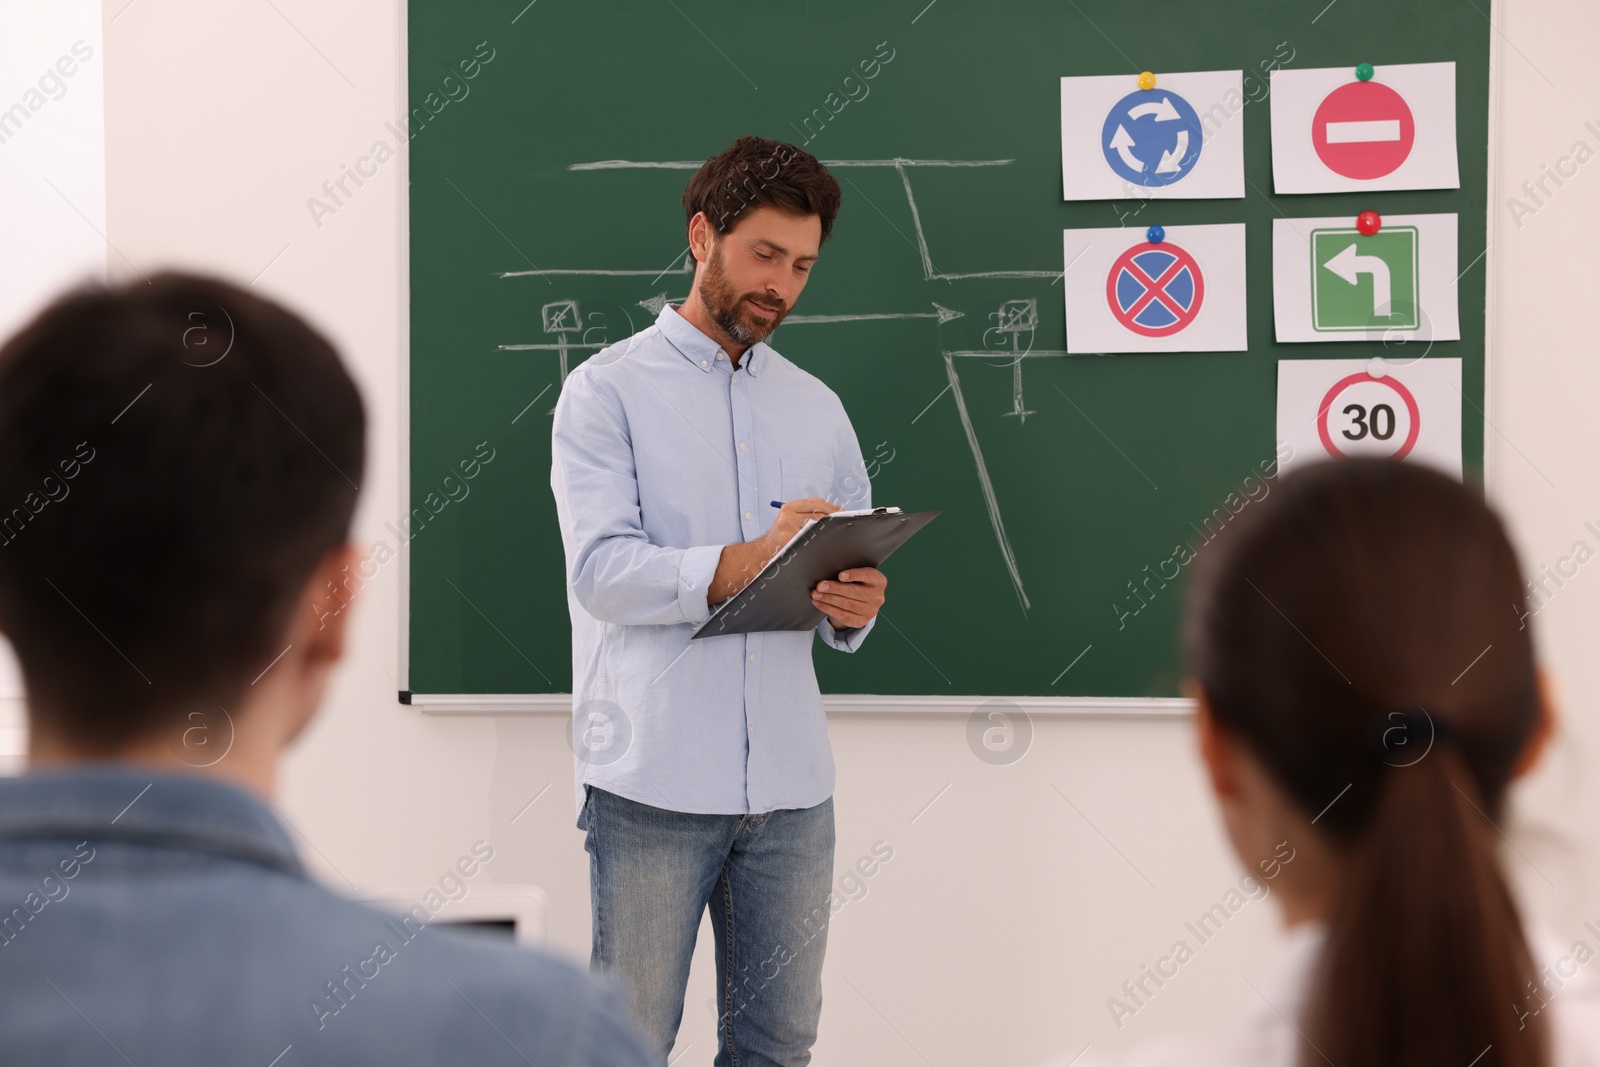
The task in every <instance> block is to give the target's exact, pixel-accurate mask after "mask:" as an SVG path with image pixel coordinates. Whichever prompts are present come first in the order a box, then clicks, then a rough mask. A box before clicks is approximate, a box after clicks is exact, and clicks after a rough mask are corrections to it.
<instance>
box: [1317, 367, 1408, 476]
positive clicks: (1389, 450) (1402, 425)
mask: <svg viewBox="0 0 1600 1067" xmlns="http://www.w3.org/2000/svg"><path fill="white" fill-rule="evenodd" d="M1421 429H1422V413H1421V411H1420V409H1419V408H1418V406H1417V399H1416V397H1414V396H1412V395H1411V390H1409V389H1407V388H1406V387H1405V385H1403V384H1402V383H1401V382H1399V381H1397V380H1396V379H1395V378H1394V377H1393V376H1391V375H1385V376H1384V377H1381V378H1378V377H1374V376H1373V375H1371V374H1368V373H1367V372H1365V371H1361V372H1359V373H1356V374H1352V375H1349V376H1348V377H1345V378H1341V379H1340V380H1339V381H1337V382H1335V383H1334V385H1333V388H1331V389H1329V390H1328V392H1327V394H1326V395H1325V396H1323V398H1322V403H1321V404H1320V405H1319V406H1318V407H1317V436H1318V437H1319V438H1320V439H1321V441H1322V447H1323V448H1324V449H1326V450H1327V453H1328V455H1330V456H1334V457H1341V456H1377V457H1387V458H1389V459H1404V458H1405V457H1406V456H1407V455H1408V454H1409V453H1410V452H1411V449H1412V448H1413V447H1414V446H1415V445H1416V443H1417V434H1418V433H1419V432H1420V431H1421Z"/></svg>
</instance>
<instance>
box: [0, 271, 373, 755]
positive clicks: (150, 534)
mask: <svg viewBox="0 0 1600 1067" xmlns="http://www.w3.org/2000/svg"><path fill="white" fill-rule="evenodd" d="M365 433H366V416H365V413H364V410H363V406H362V402H361V397H360V394H359V393H358V392H357V390H356V386H355V382H354V381H352V380H351V378H350V375H349V374H348V373H347V372H346V370H345V368H344V366H343V365H342V364H341V363H340V361H339V357H338V355H337V354H336V352H335V351H334V349H333V346H332V345H330V344H329V343H328V341H327V340H326V339H325V338H324V337H323V336H322V335H321V334H319V333H318V332H317V331H316V330H314V329H312V328H311V327H310V326H309V325H307V324H306V323H305V322H304V321H303V320H302V319H300V318H299V317H298V316H296V315H295V314H294V313H293V312H290V311H288V310H287V309H285V308H283V307H281V306H280V305H278V304H275V303H273V302H271V301H269V300H266V299H263V298H262V297H260V296H257V295H255V294H253V293H251V292H248V291H246V290H244V289H240V288H238V287H236V286H233V285H230V284H228V283H226V282H222V281H217V280H213V279H208V278H202V277H196V276H193V275H185V274H173V273H166V274H159V275H156V276H155V277H153V278H151V279H150V281H149V282H148V283H147V282H145V281H144V280H143V279H135V280H133V281H130V282H129V283H127V284H125V285H121V286H116V287H112V288H105V287H101V286H93V287H86V288H83V289H80V290H76V291H73V292H71V293H68V294H66V295H65V296H63V297H61V298H60V299H58V300H57V301H56V302H55V303H53V304H51V305H50V306H49V307H47V308H45V309H44V310H43V311H42V312H41V313H40V314H39V315H38V317H36V318H35V319H34V320H33V321H32V322H31V323H29V324H28V325H27V326H26V327H24V328H23V329H22V330H21V331H20V332H19V333H17V334H16V335H15V336H14V337H12V338H11V339H10V340H9V341H8V342H7V343H6V344H5V346H4V347H3V348H0V628H3V629H4V631H5V634H6V636H7V637H9V638H10V640H11V641H12V643H13V645H14V646H15V648H16V651H17V657H18V659H19V661H20V662H21V665H22V673H23V678H24V682H25V684H26V687H27V692H28V703H29V713H30V715H32V716H33V717H34V721H35V722H36V723H48V726H49V729H50V730H51V731H52V732H55V733H58V734H60V735H61V736H62V737H64V738H66V739H68V740H70V741H71V742H72V743H73V744H74V745H76V746H78V747H80V748H83V749H85V750H89V751H98V752H107V753H108V752H111V751H113V750H115V749H116V748H119V747H121V746H123V745H125V744H127V743H128V742H130V741H134V740H138V739H141V738H144V737H147V736H153V735H156V734H158V733H159V732H160V731H161V730H162V729H163V728H164V727H165V726H167V725H169V724H170V721H171V720H172V719H173V717H174V716H177V717H178V718H177V721H178V722H180V723H181V721H182V715H183V713H184V712H186V711H188V710H190V709H195V708H198V709H201V710H204V711H212V710H214V708H216V707H219V706H220V707H223V708H225V709H231V708H232V707H233V706H234V703H235V702H236V701H237V700H238V699H239V698H240V697H241V695H242V694H243V692H244V690H245V689H246V687H247V686H248V685H249V684H250V683H251V682H252V681H253V679H255V678H256V676H257V675H259V674H260V673H261V671H262V670H264V669H265V668H266V667H267V666H268V664H269V663H270V662H271V661H272V660H273V659H274V657H276V656H277V655H279V654H280V653H281V652H282V651H283V649H282V648H281V647H278V641H279V638H280V637H281V636H282V634H283V633H284V631H285V630H286V629H287V628H288V624H289V618H290V611H291V610H292V609H293V607H294V606H295V597H296V595H297V594H299V593H301V592H302V591H303V588H304V585H305V583H306V582H307V581H308V580H309V579H310V576H311V572H312V570H313V568H314V567H315V565H316V564H317V563H318V561H319V560H320V559H321V558H322V557H323V556H325V555H326V553H327V552H329V551H330V550H331V549H333V548H335V547H336V546H337V545H338V544H339V543H340V542H341V541H342V540H344V539H345V538H346V537H347V535H348V531H349V526H350V518H351V513H352V511H353V510H354V507H355V502H356V496H357V486H358V485H359V484H360V480H361V477H362V468H363V465H364V462H365Z"/></svg>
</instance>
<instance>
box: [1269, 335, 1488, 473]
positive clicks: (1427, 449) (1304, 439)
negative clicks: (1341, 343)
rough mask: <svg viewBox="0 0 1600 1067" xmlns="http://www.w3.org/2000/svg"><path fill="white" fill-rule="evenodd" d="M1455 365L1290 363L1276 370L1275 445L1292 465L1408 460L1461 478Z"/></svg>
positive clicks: (1458, 369)
mask: <svg viewBox="0 0 1600 1067" xmlns="http://www.w3.org/2000/svg"><path fill="white" fill-rule="evenodd" d="M1460 390H1461V361H1460V360H1459V359H1417V360H1413V361H1410V362H1407V363H1389V362H1386V361H1384V360H1382V359H1374V360H1364V359H1315V360H1311V359H1292V360H1282V361H1280V362H1279V364H1278V420H1277V423H1278V440H1279V441H1280V442H1283V443H1286V444H1288V445H1290V446H1292V449H1293V452H1292V455H1291V457H1290V458H1289V459H1288V460H1284V461H1282V462H1280V464H1279V469H1280V471H1281V470H1285V469H1288V468H1290V467H1292V466H1294V465H1296V464H1298V463H1308V462H1313V461H1316V460H1324V459H1341V458H1345V457H1351V456H1370V457H1377V458H1383V459H1402V460H1413V461H1416V462H1421V463H1427V464H1430V465H1432V466H1435V467H1438V468H1440V469H1441V470H1444V471H1446V472H1447V473H1449V474H1452V475H1454V476H1455V477H1457V478H1459V477H1461V391H1460Z"/></svg>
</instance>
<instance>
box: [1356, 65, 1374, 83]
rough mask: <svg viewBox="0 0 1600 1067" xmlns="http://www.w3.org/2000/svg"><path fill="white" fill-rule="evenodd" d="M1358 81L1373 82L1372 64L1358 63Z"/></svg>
mask: <svg viewBox="0 0 1600 1067" xmlns="http://www.w3.org/2000/svg"><path fill="white" fill-rule="evenodd" d="M1356 79H1357V80H1358V81H1364V82H1369V81H1371V80H1372V64H1371V63H1358V64H1356Z"/></svg>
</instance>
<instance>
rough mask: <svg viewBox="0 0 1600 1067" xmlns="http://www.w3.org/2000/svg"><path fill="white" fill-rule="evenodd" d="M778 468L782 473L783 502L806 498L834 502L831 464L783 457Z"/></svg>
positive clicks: (834, 494)
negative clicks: (816, 497)
mask: <svg viewBox="0 0 1600 1067" xmlns="http://www.w3.org/2000/svg"><path fill="white" fill-rule="evenodd" d="M779 466H780V469H781V472H782V481H783V499H784V500H786V501H787V500H799V499H801V498H803V497H808V496H820V497H823V498H824V499H827V500H836V493H835V489H834V484H833V464H831V463H818V462H816V461H815V460H809V459H795V458H792V457H790V456H784V457H783V458H782V460H781V462H780V465H779Z"/></svg>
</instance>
